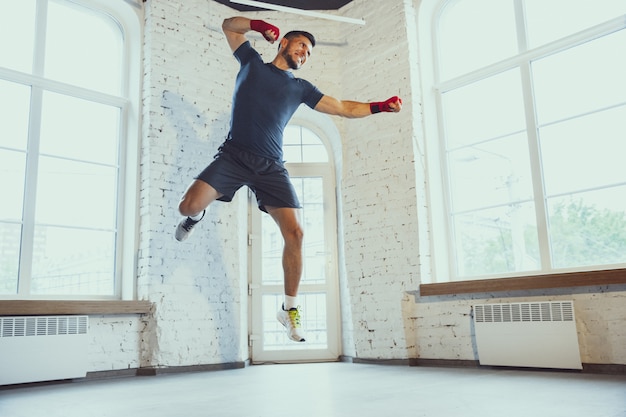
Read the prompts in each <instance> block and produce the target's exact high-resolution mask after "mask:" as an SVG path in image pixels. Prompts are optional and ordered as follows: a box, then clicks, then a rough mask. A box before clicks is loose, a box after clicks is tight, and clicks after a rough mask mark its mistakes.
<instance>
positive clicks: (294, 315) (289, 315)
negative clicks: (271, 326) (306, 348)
mask: <svg viewBox="0 0 626 417" xmlns="http://www.w3.org/2000/svg"><path fill="white" fill-rule="evenodd" d="M276 318H277V319H278V321H279V322H280V323H281V324H282V325H283V326H285V329H287V334H288V335H289V338H290V339H291V340H293V341H295V342H304V336H303V335H302V333H301V332H302V329H301V326H300V311H299V310H298V309H297V308H295V307H294V308H292V309H290V310H285V305H284V304H283V306H282V308H281V309H280V310H279V311H278V314H276Z"/></svg>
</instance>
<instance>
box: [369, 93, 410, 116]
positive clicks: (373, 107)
mask: <svg viewBox="0 0 626 417" xmlns="http://www.w3.org/2000/svg"><path fill="white" fill-rule="evenodd" d="M396 101H399V102H400V103H402V99H400V98H399V97H398V96H393V97H391V98H388V99H387V100H385V101H375V102H373V103H370V111H371V112H372V114H375V113H380V112H392V111H393V110H392V109H391V108H390V107H389V103H395V102H396Z"/></svg>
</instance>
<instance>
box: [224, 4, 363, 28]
mask: <svg viewBox="0 0 626 417" xmlns="http://www.w3.org/2000/svg"><path fill="white" fill-rule="evenodd" d="M230 2H231V3H237V4H243V5H244V6H252V7H258V8H261V9H268V10H276V11H277V12H285V13H293V14H299V15H303V16H310V17H317V18H320V19H328V20H335V21H337V22H344V23H353V24H355V25H364V24H365V20H363V19H353V18H351V17H344V16H336V15H332V14H325V13H319V12H315V11H312V10H302V9H295V8H293V7H285V6H279V5H277V4H270V3H263V2H261V1H253V0H230Z"/></svg>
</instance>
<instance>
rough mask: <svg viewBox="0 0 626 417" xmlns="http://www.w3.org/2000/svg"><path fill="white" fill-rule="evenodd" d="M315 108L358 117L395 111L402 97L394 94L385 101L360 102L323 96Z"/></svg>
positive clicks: (327, 112) (332, 113) (330, 112)
mask: <svg viewBox="0 0 626 417" xmlns="http://www.w3.org/2000/svg"><path fill="white" fill-rule="evenodd" d="M315 110H317V111H319V112H322V113H326V114H331V115H333V116H341V117H347V118H351V119H352V118H359V117H365V116H369V115H371V114H374V113H379V112H393V113H397V112H399V111H400V110H402V99H401V98H399V97H397V96H394V97H391V98H389V99H387V100H386V101H379V102H373V103H362V102H358V101H350V100H337V99H336V98H334V97H330V96H323V97H322V99H321V100H320V101H319V102H318V103H317V105H316V106H315Z"/></svg>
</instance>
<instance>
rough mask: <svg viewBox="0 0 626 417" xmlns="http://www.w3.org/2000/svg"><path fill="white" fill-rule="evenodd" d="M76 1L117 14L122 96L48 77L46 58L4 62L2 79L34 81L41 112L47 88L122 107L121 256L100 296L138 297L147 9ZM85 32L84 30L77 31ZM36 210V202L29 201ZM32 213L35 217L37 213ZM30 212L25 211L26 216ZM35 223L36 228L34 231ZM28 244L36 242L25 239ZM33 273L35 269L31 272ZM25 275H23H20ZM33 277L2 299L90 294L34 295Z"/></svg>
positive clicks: (43, 3)
mask: <svg viewBox="0 0 626 417" xmlns="http://www.w3.org/2000/svg"><path fill="white" fill-rule="evenodd" d="M49 1H52V0H37V12H36V13H38V14H39V13H41V12H42V11H45V9H46V8H47V5H48V2H49ZM66 1H68V2H70V3H74V4H77V5H79V6H82V7H86V8H89V9H91V10H93V11H94V12H96V13H99V14H103V15H106V16H108V17H110V18H112V19H113V20H114V21H115V22H116V23H117V24H118V26H119V28H120V31H121V33H122V42H123V52H122V53H123V57H122V65H123V68H122V88H121V93H120V95H119V96H115V95H110V94H105V93H100V92H97V91H93V90H89V89H85V88H82V87H78V86H74V85H70V84H67V83H63V82H58V81H54V80H51V79H46V78H44V77H42V76H40V75H38V74H41V68H42V67H41V65H42V63H41V62H37V61H35V63H34V64H33V68H34V70H33V73H30V74H28V73H23V72H19V71H15V70H12V69H8V68H4V67H0V79H2V80H6V81H9V82H15V83H19V84H24V85H27V86H30V87H31V89H32V94H31V96H38V100H35V101H33V107H32V110H31V114H32V113H36V112H39V113H41V96H42V94H43V92H44V91H50V92H56V93H61V94H64V95H67V96H70V97H76V98H82V99H86V100H90V101H94V102H97V103H102V104H106V105H110V106H115V107H119V108H120V125H119V138H120V156H119V162H120V166H119V174H118V178H119V179H118V181H119V182H118V201H117V210H118V213H119V216H118V219H119V220H118V223H117V225H116V226H117V238H116V249H115V253H116V257H115V273H114V274H115V276H114V277H113V279H114V285H115V290H114V294H113V295H112V296H107V297H97V299H121V300H134V299H135V298H136V279H135V278H136V262H135V252H136V249H137V247H138V243H137V236H138V233H137V225H138V209H137V202H138V196H137V193H138V183H139V181H138V178H139V145H140V126H141V107H140V103H141V74H142V73H141V50H142V21H143V19H142V15H143V6H142V5H141V3H140V2H139V1H137V2H111V1H106V0H66ZM36 29H37V33H36V40H35V42H37V43H42V42H45V31H42V30H39V29H41V27H39V28H36ZM77 36H80V34H77ZM33 119H37V118H31V122H30V123H31V124H30V125H29V131H30V133H29V135H32V134H37V135H38V132H34V133H32V131H33V130H38V125H35V124H32V120H33ZM28 157H29V158H37V157H38V152H37V150H36V149H35V150H33V149H30V148H29V150H28ZM35 180H36V173H34V174H30V175H29V176H27V178H26V189H27V190H28V189H31V190H33V189H34V187H32V186H31V187H29V186H28V183H29V182H30V183H32V182H33V181H35ZM25 209H27V210H30V211H32V210H34V207H27V208H25ZM32 214H33V213H30V215H31V218H32ZM28 215H29V214H28V213H25V217H27V216H28ZM23 227H24V230H23V237H24V238H26V239H28V238H29V236H30V239H32V235H33V233H32V228H33V227H34V225H32V224H28V223H27V222H25V223H24V226H23ZM29 229H30V231H29ZM22 247H24V248H28V247H31V248H32V245H28V243H27V244H26V245H24V244H22ZM21 259H22V260H21V264H20V269H22V268H26V269H27V270H30V268H31V262H32V261H31V259H32V253H24V254H23V255H22V256H21ZM27 275H28V276H29V275H30V274H28V273H27ZM20 281H21V280H20ZM29 290H30V283H29V282H20V283H19V290H18V293H17V294H13V295H2V296H0V299H87V298H88V297H85V296H70V295H67V296H63V295H55V296H33V295H31V294H30V291H29Z"/></svg>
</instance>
